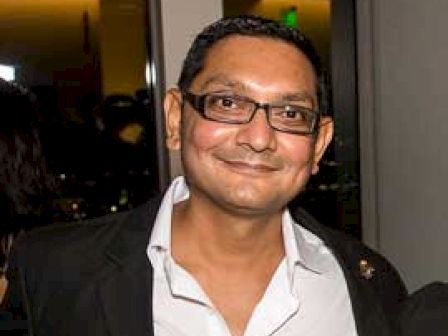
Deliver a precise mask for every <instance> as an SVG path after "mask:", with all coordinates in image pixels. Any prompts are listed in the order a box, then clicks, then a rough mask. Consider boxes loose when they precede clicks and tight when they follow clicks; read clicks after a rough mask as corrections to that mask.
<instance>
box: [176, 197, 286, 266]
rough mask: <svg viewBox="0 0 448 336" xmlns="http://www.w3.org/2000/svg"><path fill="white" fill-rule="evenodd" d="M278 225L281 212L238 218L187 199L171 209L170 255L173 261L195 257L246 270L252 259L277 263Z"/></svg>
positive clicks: (279, 249)
mask: <svg viewBox="0 0 448 336" xmlns="http://www.w3.org/2000/svg"><path fill="white" fill-rule="evenodd" d="M281 221H282V213H281V212H278V213H275V214H270V215H258V216H244V215H241V216H239V215H237V214H235V213H230V212H228V211H223V210H221V209H217V208H214V207H209V206H203V205H202V204H201V203H200V202H195V201H194V199H193V200H192V199H191V198H190V199H189V200H187V201H185V202H182V203H179V204H177V205H176V206H175V207H174V212H173V218H172V237H171V246H172V253H173V256H174V257H175V259H183V258H182V256H186V255H194V256H195V258H198V259H197V260H202V261H203V262H206V263H210V264H212V265H221V266H224V265H227V266H229V267H238V266H237V265H240V266H242V267H245V265H247V264H251V263H253V261H254V259H257V260H260V259H261V260H263V259H264V258H267V259H271V258H274V259H276V260H277V259H280V258H281V257H283V255H284V246H283V236H282V225H281ZM178 261H180V260H178Z"/></svg>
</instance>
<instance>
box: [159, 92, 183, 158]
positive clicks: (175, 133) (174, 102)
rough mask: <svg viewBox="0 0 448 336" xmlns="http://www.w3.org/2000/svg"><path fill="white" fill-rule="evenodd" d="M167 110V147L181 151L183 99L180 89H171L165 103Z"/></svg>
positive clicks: (164, 106)
mask: <svg viewBox="0 0 448 336" xmlns="http://www.w3.org/2000/svg"><path fill="white" fill-rule="evenodd" d="M163 109H164V110H165V129H166V146H167V147H168V149H170V150H179V149H180V133H181V132H180V122H181V116H182V97H181V94H180V92H179V90H178V89H174V88H172V89H169V90H168V92H167V93H166V95H165V100H164V101H163Z"/></svg>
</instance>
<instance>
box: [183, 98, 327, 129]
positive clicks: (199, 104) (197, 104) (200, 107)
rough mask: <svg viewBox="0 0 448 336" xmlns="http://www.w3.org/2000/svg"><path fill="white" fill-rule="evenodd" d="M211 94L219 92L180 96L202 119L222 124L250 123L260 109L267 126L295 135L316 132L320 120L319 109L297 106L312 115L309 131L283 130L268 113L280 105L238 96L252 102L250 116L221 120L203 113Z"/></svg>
mask: <svg viewBox="0 0 448 336" xmlns="http://www.w3.org/2000/svg"><path fill="white" fill-rule="evenodd" d="M213 95H217V96H220V95H219V94H215V93H206V94H203V95H196V94H194V93H192V92H189V91H185V92H182V97H183V98H184V99H185V100H186V101H187V102H188V103H190V105H191V106H192V107H193V109H194V110H195V111H196V112H198V113H199V115H200V116H201V117H203V118H204V119H207V120H211V121H215V122H220V123H224V124H235V125H243V124H248V123H250V122H251V121H252V119H253V118H254V116H255V113H256V112H257V111H258V110H259V109H262V110H264V112H265V113H266V119H267V120H268V124H269V126H270V127H271V128H272V129H274V130H276V131H279V132H283V133H289V134H297V135H312V134H316V133H317V130H318V126H319V121H320V117H321V113H320V112H319V111H315V110H311V109H308V108H306V107H301V106H297V107H298V108H300V110H301V111H302V112H305V113H307V114H309V115H312V116H313V117H314V120H313V122H312V125H311V127H310V130H309V131H292V130H285V129H282V128H278V127H275V126H273V125H272V123H271V119H270V113H269V111H270V110H271V108H272V107H280V106H282V105H273V104H269V103H260V102H257V101H255V100H252V99H250V98H248V97H239V98H244V100H245V101H247V102H249V103H252V104H253V109H252V114H251V115H250V117H249V118H248V119H247V120H244V121H236V120H222V119H215V118H210V117H209V116H208V115H207V114H206V113H205V100H206V99H207V97H209V96H213ZM221 96H223V97H225V96H226V95H221ZM228 97H231V95H228Z"/></svg>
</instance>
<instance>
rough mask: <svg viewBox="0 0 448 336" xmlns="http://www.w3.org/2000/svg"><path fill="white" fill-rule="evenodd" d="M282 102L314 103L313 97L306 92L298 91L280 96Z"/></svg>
mask: <svg viewBox="0 0 448 336" xmlns="http://www.w3.org/2000/svg"><path fill="white" fill-rule="evenodd" d="M280 100H282V101H311V102H314V100H315V99H314V96H313V95H312V94H310V93H309V92H307V91H298V92H292V93H286V94H283V95H281V97H280Z"/></svg>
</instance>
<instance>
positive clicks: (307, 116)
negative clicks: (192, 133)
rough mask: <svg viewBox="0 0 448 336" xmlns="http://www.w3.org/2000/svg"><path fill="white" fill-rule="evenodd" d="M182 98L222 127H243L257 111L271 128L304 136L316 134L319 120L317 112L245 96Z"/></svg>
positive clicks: (219, 95) (224, 95) (189, 93)
mask: <svg viewBox="0 0 448 336" xmlns="http://www.w3.org/2000/svg"><path fill="white" fill-rule="evenodd" d="M183 97H184V98H185V99H186V100H187V101H188V102H189V103H190V104H191V106H192V107H193V108H194V109H195V110H196V111H197V112H198V113H199V114H200V115H201V116H202V117H203V118H205V119H208V120H212V121H217V122H221V123H226V124H247V123H249V122H250V121H251V120H252V119H253V118H254V116H255V112H256V111H257V110H258V109H260V108H261V109H263V110H264V111H265V112H266V116H267V120H268V123H269V125H270V126H271V127H272V128H273V129H275V130H277V131H280V132H285V133H292V134H300V135H306V134H313V133H315V132H316V130H317V125H318V124H319V119H320V113H319V112H318V111H313V110H311V109H308V108H305V107H302V106H299V105H294V104H278V105H276V104H264V103H259V102H256V101H254V100H252V99H250V98H248V97H243V96H237V95H226V94H220V93H207V94H204V95H195V94H193V93H191V92H184V93H183Z"/></svg>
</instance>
